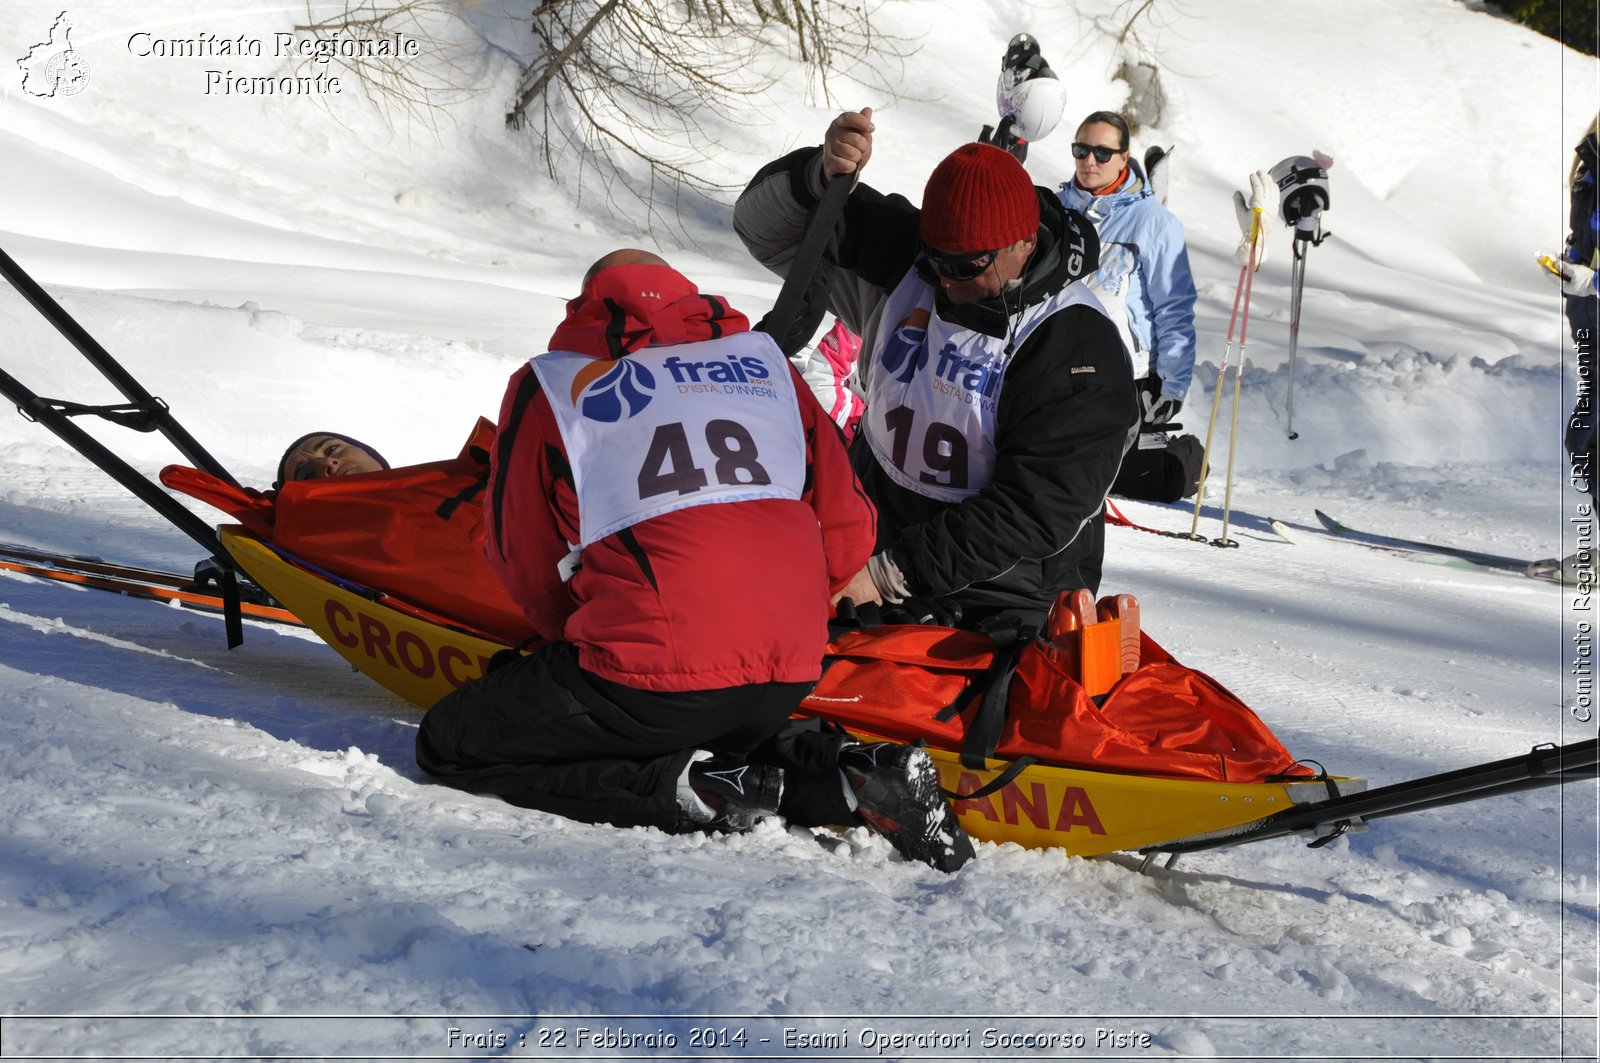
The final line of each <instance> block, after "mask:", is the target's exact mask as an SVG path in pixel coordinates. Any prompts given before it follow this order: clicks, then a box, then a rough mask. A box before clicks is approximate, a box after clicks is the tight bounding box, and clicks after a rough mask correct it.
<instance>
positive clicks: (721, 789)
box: [678, 757, 783, 831]
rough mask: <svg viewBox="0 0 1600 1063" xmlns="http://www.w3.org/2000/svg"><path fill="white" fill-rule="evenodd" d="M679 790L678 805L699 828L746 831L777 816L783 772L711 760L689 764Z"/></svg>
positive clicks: (733, 762)
mask: <svg viewBox="0 0 1600 1063" xmlns="http://www.w3.org/2000/svg"><path fill="white" fill-rule="evenodd" d="M685 781H686V782H687V784H688V785H687V787H685V786H683V785H682V784H680V785H679V788H678V804H679V806H680V807H681V808H682V809H683V812H684V815H685V816H686V817H687V818H688V819H689V820H691V821H692V823H693V825H694V826H695V827H698V828H699V829H702V830H705V829H711V830H725V831H747V830H749V829H750V828H751V827H753V826H755V825H756V821H757V820H760V819H765V818H766V817H767V816H775V815H777V814H778V801H779V799H780V798H782V797H783V769H782V768H775V767H772V766H770V765H765V764H749V763H745V762H743V761H737V760H734V759H732V758H729V757H713V758H711V759H709V760H699V761H696V762H694V763H692V764H690V765H689V770H688V773H687V775H686V779H685Z"/></svg>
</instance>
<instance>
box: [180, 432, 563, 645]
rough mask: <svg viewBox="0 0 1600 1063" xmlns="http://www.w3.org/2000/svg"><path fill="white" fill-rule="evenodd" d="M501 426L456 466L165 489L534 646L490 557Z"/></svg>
mask: <svg viewBox="0 0 1600 1063" xmlns="http://www.w3.org/2000/svg"><path fill="white" fill-rule="evenodd" d="M494 437H495V428H494V424H493V423H492V422H490V421H488V420H486V419H483V418H479V419H478V423H477V425H476V426H475V427H474V428H473V431H472V435H471V437H470V438H469V439H468V440H467V443H466V445H465V446H463V447H462V448H461V453H460V454H458V455H457V456H456V457H454V458H451V459H450V460H448V461H435V462H430V463H428V464H426V465H408V466H404V467H402V468H398V469H390V470H387V471H384V472H372V473H362V474H360V475H356V476H335V477H328V478H325V479H320V480H296V481H291V482H288V483H285V484H284V485H283V486H282V487H281V488H279V489H278V490H277V491H276V492H271V491H268V492H262V491H256V490H253V489H251V488H248V487H236V486H234V485H233V484H230V483H227V482H226V481H224V480H219V479H217V478H216V477H214V476H211V475H209V474H208V473H204V472H200V471H199V470H197V469H191V468H188V467H186V466H182V465H169V466H167V467H166V468H165V469H163V470H161V482H162V483H164V484H166V485H167V486H168V487H170V488H172V489H173V490H175V491H182V492H183V493H184V494H186V495H190V496H192V497H194V498H198V499H199V500H201V501H202V502H205V503H207V504H209V505H212V506H215V507H216V508H218V509H220V510H222V511H223V512H225V513H227V514H229V515H230V516H232V517H233V518H234V520H236V521H238V522H239V523H240V524H242V525H243V526H244V527H245V528H246V529H247V530H248V531H249V532H250V533H251V534H252V535H254V536H256V537H257V538H259V539H261V540H262V541H263V542H265V543H268V544H269V545H272V546H274V547H277V548H279V549H281V550H284V551H285V552H287V553H289V554H292V555H293V556H294V557H295V558H297V559H299V560H302V561H307V562H310V563H311V564H313V565H315V566H317V567H319V568H324V569H326V570H328V571H329V572H331V573H334V574H335V575H337V576H338V577H340V578H341V579H345V580H349V581H351V582H353V583H359V584H362V585H363V586H367V587H371V588H372V589H374V590H379V591H383V592H384V593H386V594H392V595H394V596H396V597H398V598H400V599H403V600H404V601H407V602H410V603H411V604H413V605H417V606H420V607H421V608H423V609H425V610H427V611H429V612H432V613H436V614H438V615H440V616H444V617H449V618H451V619H452V620H454V621H456V622H458V623H459V624H461V625H463V626H465V627H468V628H471V629H473V630H474V631H475V632H477V633H480V634H483V635H486V636H488V637H490V638H492V639H495V640H498V641H501V642H504V643H506V644H507V645H513V646H514V645H517V644H518V643H520V642H523V641H524V640H526V639H529V638H532V637H534V631H533V628H532V626H531V625H530V624H529V622H528V619H527V618H526V617H525V616H523V615H522V611H521V610H520V609H518V608H517V607H516V605H514V604H513V603H512V601H511V599H510V598H509V597H508V596H507V595H506V591H505V588H504V587H502V586H501V585H500V581H499V580H498V579H497V578H495V575H494V572H493V571H491V570H490V568H489V563H488V562H487V561H486V560H484V556H483V491H484V487H485V485H486V484H487V482H488V478H489V448H490V446H491V445H492V444H493V442H494Z"/></svg>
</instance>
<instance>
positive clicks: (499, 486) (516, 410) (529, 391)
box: [492, 367, 539, 556]
mask: <svg viewBox="0 0 1600 1063" xmlns="http://www.w3.org/2000/svg"><path fill="white" fill-rule="evenodd" d="M537 394H539V374H538V373H536V372H534V371H533V369H532V368H531V367H530V368H529V369H528V375H527V376H525V377H523V378H522V383H521V384H519V385H517V394H516V396H515V397H514V398H513V399H512V400H511V415H510V416H509V417H507V418H506V423H505V424H504V425H502V426H501V427H500V437H499V438H498V439H496V440H495V449H496V450H497V451H498V452H499V458H500V478H499V479H497V480H496V481H495V484H494V498H493V500H492V504H493V506H494V546H495V550H496V551H497V552H498V553H499V554H501V555H502V556H504V554H505V533H504V531H503V529H504V527H505V525H504V523H502V521H501V519H500V516H501V514H500V510H501V505H502V503H503V501H504V499H505V493H506V481H507V480H508V479H510V477H509V476H507V475H506V473H507V471H508V470H509V469H510V468H511V444H512V442H513V441H514V440H515V439H516V437H517V430H518V429H519V428H521V427H522V415H523V414H525V413H527V412H528V406H529V405H530V404H531V403H532V402H533V397H534V396H535V395H537Z"/></svg>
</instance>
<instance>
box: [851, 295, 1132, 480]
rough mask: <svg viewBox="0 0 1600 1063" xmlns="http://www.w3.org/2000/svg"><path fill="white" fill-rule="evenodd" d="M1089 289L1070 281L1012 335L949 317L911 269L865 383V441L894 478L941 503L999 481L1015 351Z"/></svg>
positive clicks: (889, 306)
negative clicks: (1000, 418)
mask: <svg viewBox="0 0 1600 1063" xmlns="http://www.w3.org/2000/svg"><path fill="white" fill-rule="evenodd" d="M1075 303H1083V304H1086V305H1088V306H1092V307H1094V308H1095V309H1096V310H1099V311H1100V312H1101V313H1104V312H1105V308H1104V307H1103V306H1101V304H1100V302H1099V300H1097V299H1096V298H1095V296H1094V294H1093V293H1092V292H1090V291H1089V290H1088V289H1086V288H1085V287H1084V286H1083V285H1082V284H1069V285H1067V286H1066V287H1065V288H1063V289H1062V290H1061V291H1060V292H1058V293H1056V294H1055V295H1053V296H1051V297H1050V298H1049V299H1046V300H1044V301H1043V302H1041V303H1035V304H1034V305H1033V306H1030V307H1027V308H1026V309H1024V310H1023V311H1022V313H1021V314H1020V315H1019V316H1018V317H1016V318H1015V319H1013V320H1015V322H1016V331H1015V333H1014V334H1013V339H1012V340H1011V341H1008V340H1005V339H996V338H994V337H993V336H985V335H984V334H983V333H981V332H974V331H972V330H971V329H967V328H964V327H962V326H960V325H953V324H951V323H950V322H948V321H945V320H943V319H941V318H940V317H939V315H938V314H937V313H935V312H934V309H933V308H934V289H933V287H932V286H931V285H929V284H928V283H927V282H925V281H923V280H922V279H921V278H920V277H918V276H917V274H916V272H915V271H914V270H913V271H910V272H908V273H907V274H906V275H905V278H904V279H902V280H901V281H900V283H899V284H898V285H897V286H896V287H895V290H894V291H893V292H892V293H890V295H889V301H888V302H887V303H886V304H885V306H884V310H883V318H882V323H881V324H880V325H879V328H878V337H877V343H876V346H875V348H874V350H873V352H872V362H871V366H870V368H869V369H868V376H869V379H868V380H867V381H866V392H867V395H866V398H867V412H866V415H865V416H864V417H863V418H862V424H863V425H864V426H865V432H866V437H867V443H868V445H869V446H871V448H872V453H873V455H874V456H875V457H876V458H877V459H878V464H879V465H881V466H883V470H884V472H886V473H888V475H889V477H890V479H892V480H894V482H895V483H897V484H899V485H900V486H901V487H904V488H906V489H907V490H909V491H915V492H916V493H917V494H919V495H925V496H927V497H929V498H936V499H939V500H940V501H944V502H959V501H961V500H962V499H964V498H970V497H971V496H972V495H975V494H977V493H978V492H979V491H981V490H983V488H984V487H986V486H988V484H989V481H990V480H992V479H993V478H994V460H995V441H994V435H995V419H996V414H997V410H998V408H999V404H1000V386H1001V382H1002V381H1003V379H1004V377H1005V372H1006V367H1007V366H1008V365H1010V364H1011V357H1012V356H1011V355H1010V354H1008V353H1006V348H1007V345H1008V342H1014V344H1015V346H1014V347H1013V348H1012V349H1013V350H1015V348H1016V347H1021V346H1022V345H1023V344H1024V343H1025V342H1027V339H1028V336H1029V335H1030V334H1031V333H1032V332H1033V330H1034V329H1035V328H1037V327H1038V326H1039V325H1040V324H1041V323H1042V322H1043V321H1045V319H1047V318H1048V317H1050V315H1051V314H1054V313H1055V312H1056V311H1058V310H1060V309H1061V308H1062V307H1065V306H1071V305H1073V304H1075Z"/></svg>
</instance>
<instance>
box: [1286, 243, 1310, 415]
mask: <svg viewBox="0 0 1600 1063" xmlns="http://www.w3.org/2000/svg"><path fill="white" fill-rule="evenodd" d="M1305 286H1306V243H1305V241H1304V240H1301V239H1299V237H1298V236H1296V238H1295V241H1294V268H1293V270H1292V271H1291V273H1290V278H1289V418H1288V421H1287V422H1286V423H1285V425H1284V431H1286V432H1288V433H1289V438H1290V439H1299V438H1300V433H1299V432H1296V431H1295V430H1294V363H1295V357H1296V355H1297V354H1298V353H1299V350H1300V300H1301V297H1302V296H1303V295H1304V294H1305Z"/></svg>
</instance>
